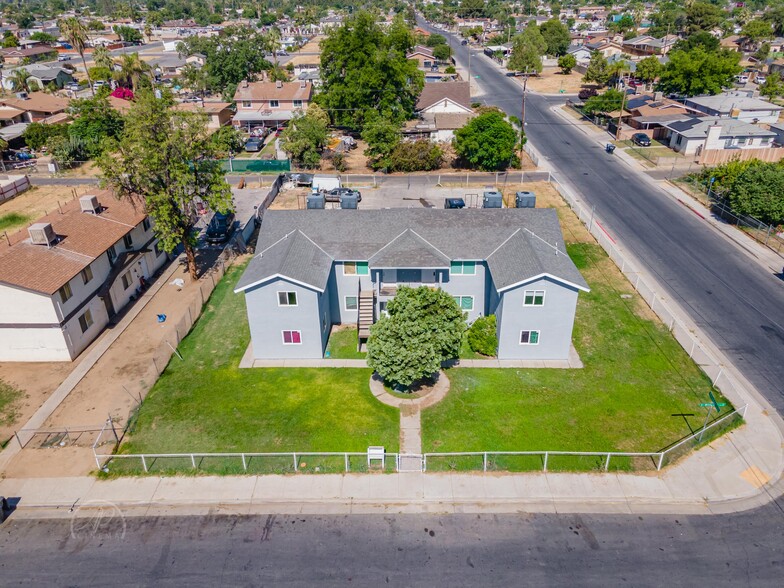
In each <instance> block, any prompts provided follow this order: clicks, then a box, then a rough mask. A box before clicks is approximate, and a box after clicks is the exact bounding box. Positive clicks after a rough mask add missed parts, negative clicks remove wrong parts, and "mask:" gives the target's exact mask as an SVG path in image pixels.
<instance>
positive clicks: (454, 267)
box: [449, 261, 463, 275]
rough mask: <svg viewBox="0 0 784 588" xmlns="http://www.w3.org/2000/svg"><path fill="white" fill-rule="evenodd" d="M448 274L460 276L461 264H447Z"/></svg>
mask: <svg viewBox="0 0 784 588" xmlns="http://www.w3.org/2000/svg"><path fill="white" fill-rule="evenodd" d="M449 273H452V274H455V275H460V274H462V273H463V264H462V262H459V261H453V262H452V263H451V264H449Z"/></svg>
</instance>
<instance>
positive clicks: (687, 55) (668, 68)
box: [658, 47, 741, 96]
mask: <svg viewBox="0 0 784 588" xmlns="http://www.w3.org/2000/svg"><path fill="white" fill-rule="evenodd" d="M669 57H670V60H669V61H668V62H667V65H665V66H664V70H663V71H662V74H661V77H660V79H659V84H658V87H659V89H661V90H663V91H665V92H675V93H678V94H683V95H686V96H697V95H699V94H718V93H719V92H721V91H722V89H723V88H726V87H729V86H731V85H732V81H733V78H734V77H735V76H736V75H737V74H738V73H740V71H741V67H740V65H739V62H740V58H741V54H740V53H738V52H737V51H727V50H722V51H717V52H707V51H705V50H704V49H703V48H702V47H695V48H694V49H692V50H691V51H671V52H670V53H669Z"/></svg>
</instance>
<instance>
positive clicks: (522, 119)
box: [520, 71, 528, 170]
mask: <svg viewBox="0 0 784 588" xmlns="http://www.w3.org/2000/svg"><path fill="white" fill-rule="evenodd" d="M524 75H525V77H524V78H523V104H522V106H521V108H520V169H521V170H522V169H523V141H524V140H525V90H526V86H528V71H526V72H525V74H524Z"/></svg>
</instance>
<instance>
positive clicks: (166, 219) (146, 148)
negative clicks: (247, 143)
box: [98, 90, 233, 279]
mask: <svg viewBox="0 0 784 588" xmlns="http://www.w3.org/2000/svg"><path fill="white" fill-rule="evenodd" d="M172 104H173V100H172V98H171V95H170V94H169V93H168V92H165V93H164V95H163V96H162V97H161V98H157V97H156V96H155V94H154V93H153V92H152V91H150V90H142V91H141V92H140V93H139V94H137V96H136V99H135V101H134V102H133V106H132V107H131V109H130V110H129V111H128V113H127V114H126V115H125V117H124V118H125V127H124V129H123V133H122V136H121V137H120V138H119V139H117V140H114V141H112V142H111V143H110V149H109V150H108V151H106V152H104V154H103V155H102V156H101V157H100V158H99V160H98V162H99V166H100V168H101V171H102V172H103V181H104V184H105V185H108V186H109V187H111V188H113V189H114V191H115V194H116V195H117V196H118V197H120V198H127V199H130V200H132V201H134V202H136V203H138V204H139V205H141V206H143V207H144V208H145V210H146V211H147V214H149V215H150V217H151V218H152V219H153V221H154V223H155V234H156V236H157V237H158V238H159V240H160V242H161V245H162V247H163V249H164V250H165V251H169V252H171V251H173V250H174V249H175V248H176V247H177V246H178V245H180V244H182V245H183V247H184V248H185V255H186V257H187V260H188V270H189V272H190V275H191V277H192V278H193V279H196V278H197V277H198V274H197V267H196V257H195V252H194V246H195V245H196V238H197V236H198V234H197V231H196V230H195V224H196V221H197V220H198V215H197V214H196V204H197V202H203V203H204V204H206V205H207V206H208V207H209V208H210V209H212V210H215V211H219V212H227V211H229V210H231V209H232V208H233V202H232V195H231V188H230V187H229V185H228V184H227V183H226V179H225V178H224V175H223V171H222V170H221V166H220V161H218V152H217V149H216V147H215V146H214V145H213V144H212V143H211V142H210V139H209V136H208V133H207V119H206V116H205V115H203V114H201V113H194V112H185V111H179V110H172V109H171V106H172Z"/></svg>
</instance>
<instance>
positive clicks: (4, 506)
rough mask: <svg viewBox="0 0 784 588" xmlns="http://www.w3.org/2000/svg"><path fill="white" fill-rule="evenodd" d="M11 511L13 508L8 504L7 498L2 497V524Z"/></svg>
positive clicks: (0, 502) (0, 511)
mask: <svg viewBox="0 0 784 588" xmlns="http://www.w3.org/2000/svg"><path fill="white" fill-rule="evenodd" d="M10 511H11V507H10V506H9V504H8V500H6V498H5V496H0V523H2V522H3V521H4V520H5V517H6V516H7V515H8V513H9V512H10Z"/></svg>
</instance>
